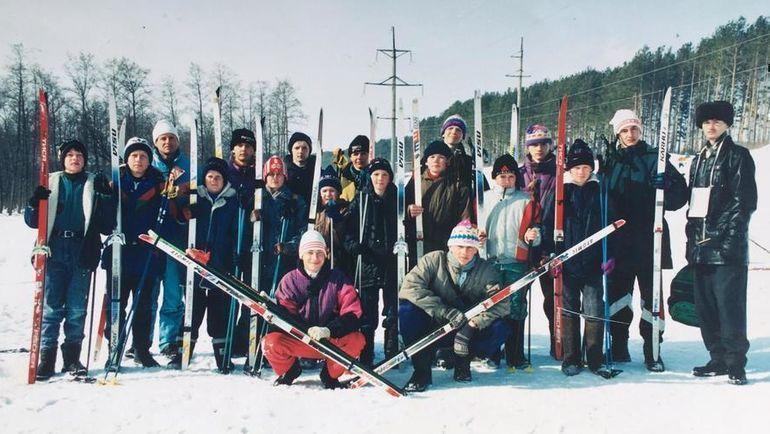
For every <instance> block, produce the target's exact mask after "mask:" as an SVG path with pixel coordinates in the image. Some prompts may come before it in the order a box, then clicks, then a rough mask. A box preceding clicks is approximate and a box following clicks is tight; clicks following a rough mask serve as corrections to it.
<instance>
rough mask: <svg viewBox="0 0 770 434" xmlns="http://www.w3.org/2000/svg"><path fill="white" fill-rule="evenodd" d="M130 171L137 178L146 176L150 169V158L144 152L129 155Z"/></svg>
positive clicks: (127, 162)
mask: <svg viewBox="0 0 770 434" xmlns="http://www.w3.org/2000/svg"><path fill="white" fill-rule="evenodd" d="M126 164H127V165H128V170H130V171H131V174H132V175H133V176H135V177H137V178H141V177H142V176H144V174H145V172H147V168H148V167H150V157H149V156H148V155H147V153H146V152H144V151H134V152H132V153H130V154H128V161H126Z"/></svg>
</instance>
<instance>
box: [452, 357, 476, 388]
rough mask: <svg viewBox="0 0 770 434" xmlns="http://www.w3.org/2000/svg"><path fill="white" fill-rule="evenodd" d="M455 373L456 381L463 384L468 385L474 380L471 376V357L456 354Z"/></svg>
mask: <svg viewBox="0 0 770 434" xmlns="http://www.w3.org/2000/svg"><path fill="white" fill-rule="evenodd" d="M454 365H455V372H454V375H453V376H454V379H455V381H459V382H461V383H468V382H470V381H471V380H472V379H473V378H472V376H471V356H470V355H468V356H458V355H456V354H455V363H454Z"/></svg>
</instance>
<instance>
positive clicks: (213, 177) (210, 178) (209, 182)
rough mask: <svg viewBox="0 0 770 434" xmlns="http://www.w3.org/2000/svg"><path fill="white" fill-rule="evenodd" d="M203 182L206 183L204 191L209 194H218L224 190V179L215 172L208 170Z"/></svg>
mask: <svg viewBox="0 0 770 434" xmlns="http://www.w3.org/2000/svg"><path fill="white" fill-rule="evenodd" d="M204 182H205V183H206V189H207V190H208V191H209V193H213V194H219V192H220V191H222V189H223V188H225V178H223V177H222V174H221V173H219V172H217V171H216V170H209V171H208V172H206V179H205V180H204Z"/></svg>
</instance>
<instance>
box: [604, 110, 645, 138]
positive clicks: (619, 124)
mask: <svg viewBox="0 0 770 434" xmlns="http://www.w3.org/2000/svg"><path fill="white" fill-rule="evenodd" d="M610 125H612V131H614V132H615V135H617V134H620V130H622V129H623V128H626V127H629V126H635V127H637V128H639V131H642V121H640V120H639V116H637V115H636V113H635V112H634V111H633V110H629V109H620V110H618V111H616V112H615V115H614V116H613V117H612V120H610Z"/></svg>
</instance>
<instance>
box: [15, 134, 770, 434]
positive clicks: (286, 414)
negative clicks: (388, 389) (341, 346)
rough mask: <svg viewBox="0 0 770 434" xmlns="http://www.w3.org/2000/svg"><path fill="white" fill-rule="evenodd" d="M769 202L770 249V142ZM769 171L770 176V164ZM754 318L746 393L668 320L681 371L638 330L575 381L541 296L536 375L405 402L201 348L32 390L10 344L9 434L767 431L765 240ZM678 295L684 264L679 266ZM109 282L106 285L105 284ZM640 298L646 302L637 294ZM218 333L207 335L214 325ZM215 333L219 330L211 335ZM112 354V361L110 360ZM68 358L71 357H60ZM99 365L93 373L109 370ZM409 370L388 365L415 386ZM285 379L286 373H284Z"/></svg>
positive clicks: (676, 220)
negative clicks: (234, 369)
mask: <svg viewBox="0 0 770 434" xmlns="http://www.w3.org/2000/svg"><path fill="white" fill-rule="evenodd" d="M754 158H755V160H756V162H757V184H758V185H759V187H760V204H759V206H760V209H759V211H758V212H757V213H755V215H754V217H753V220H752V230H751V233H750V235H751V237H752V239H754V240H755V241H757V242H758V243H759V244H761V245H763V246H765V247H767V246H770V230H768V229H767V228H765V227H763V226H764V225H765V224H767V222H768V221H770V206H768V205H766V204H767V203H768V202H767V199H770V192H768V190H767V189H766V186H767V185H768V183H769V182H770V170H768V169H770V147H765V148H762V149H759V150H757V151H755V152H754ZM764 170H768V172H764ZM667 218H668V221H669V223H670V225H671V232H672V234H673V240H674V261H675V264H676V267H677V268H678V267H681V266H682V265H683V264H684V255H683V250H684V211H679V212H676V213H670V214H667ZM0 228H2V233H3V239H4V244H5V246H6V247H5V248H3V249H1V251H0V351H2V350H8V349H14V348H20V347H25V348H28V347H29V327H30V321H31V319H30V318H31V313H32V289H33V283H32V277H33V271H32V268H31V266H30V264H29V258H28V254H29V251H30V248H31V246H32V243H33V239H34V233H33V231H32V230H30V229H27V228H26V227H25V226H24V223H23V221H22V219H21V218H20V217H19V216H11V217H8V216H2V217H0ZM751 254H752V256H751V257H752V268H755V270H754V271H751V272H750V273H749V292H748V299H749V301H748V309H749V312H748V316H749V329H748V332H749V339H750V341H751V350H750V352H749V355H748V359H749V362H748V366H747V371H748V378H749V381H750V384H749V385H748V386H745V387H736V386H731V385H728V384H726V383H725V378H724V377H720V378H717V379H699V378H695V377H692V376H691V375H690V370H691V369H692V367H693V366H695V365H699V364H702V363H703V362H705V361H706V360H707V354H706V352H705V350H704V348H703V345H702V343H701V339H700V335H699V332H698V330H697V329H694V328H691V327H687V326H684V325H682V324H679V323H676V322H673V321H668V322H667V324H666V328H667V330H666V342H665V343H664V344H663V348H662V354H663V357H664V359H665V362H666V365H667V368H668V370H667V371H666V372H665V373H660V374H650V373H648V372H647V371H646V370H645V369H644V367H643V366H642V364H641V360H642V354H641V340H640V339H639V338H638V332H636V330H638V328H637V324H636V322H637V321H638V317H639V314H638V306H637V312H636V315H635V323H634V325H633V326H632V330H633V331H634V333H635V334H636V335H637V337H636V338H635V339H633V341H632V345H631V347H632V348H631V351H632V358H633V360H634V361H633V362H632V363H629V364H625V365H622V366H621V367H622V368H623V369H624V372H623V373H622V374H621V375H620V376H618V377H616V378H615V379H613V380H610V381H608V380H603V379H601V378H599V377H596V376H593V375H591V374H589V373H583V374H581V375H579V376H577V377H572V378H566V377H564V375H562V373H561V372H560V370H559V364H558V363H557V362H555V361H553V360H551V359H550V358H549V357H548V356H547V353H548V350H547V326H546V322H545V319H544V315H543V314H542V310H541V309H540V308H539V306H540V305H541V302H542V296H541V295H540V293H539V291H538V290H535V291H534V292H533V294H534V295H535V297H534V299H533V306H535V308H534V311H535V313H534V317H533V321H532V322H533V336H532V342H533V346H532V353H533V354H532V356H533V357H532V358H533V362H534V364H535V366H536V370H535V372H534V373H531V374H528V373H523V372H516V373H513V374H511V373H507V372H505V371H504V370H501V371H495V372H480V371H476V372H474V381H473V382H472V383H470V384H467V385H466V384H463V385H457V384H455V383H454V382H453V381H452V379H451V371H450V372H443V371H435V372H434V386H433V387H432V388H431V389H430V390H429V391H428V392H427V393H423V394H419V395H413V396H410V397H407V398H403V399H394V398H391V397H390V396H388V395H386V394H385V393H383V392H382V391H380V390H378V389H375V388H373V387H367V388H365V389H360V390H342V391H326V390H322V389H321V386H320V381H319V380H318V378H317V371H314V372H308V373H305V375H303V377H301V378H300V379H299V380H298V382H297V383H296V386H292V387H280V388H275V387H273V386H272V385H271V382H270V381H269V380H270V379H271V378H268V379H267V381H266V380H260V379H256V378H248V377H245V376H242V375H230V376H221V375H217V374H216V373H215V368H214V362H213V356H212V355H211V347H210V345H209V344H208V343H207V342H205V341H204V342H203V343H201V344H200V345H199V346H198V348H199V351H198V352H197V354H196V357H195V359H194V360H193V363H192V368H191V369H190V371H189V372H179V371H168V370H163V369H153V370H142V369H140V368H137V367H134V366H133V364H132V362H130V361H127V362H126V363H125V364H126V366H127V368H126V369H125V371H124V374H122V375H121V378H120V383H121V384H120V385H119V386H99V385H86V384H80V383H73V382H70V381H67V380H66V379H65V378H64V377H61V376H59V377H55V378H56V379H55V380H53V381H51V382H49V383H48V384H46V383H39V384H36V385H34V386H28V385H27V384H26V366H27V360H28V354H26V353H6V352H0V421H2V422H1V423H2V425H3V428H2V431H3V432H105V431H115V432H132V433H133V432H219V431H227V432H271V433H273V432H283V433H290V432H303V433H311V432H343V433H345V432H355V433H359V434H360V433H381V432H388V431H390V432H392V431H395V430H398V432H411V431H413V430H414V431H416V430H419V431H421V432H430V433H432V432H492V431H500V432H624V433H625V432H632V433H634V432H649V431H651V430H652V431H655V432H677V433H682V432H694V433H695V432H697V433H703V432H761V431H763V430H764V429H763V428H761V427H762V426H767V415H766V414H765V413H763V411H766V409H767V404H768V402H770V320H768V316H767V315H766V312H767V306H768V305H770V291H768V290H770V271H765V270H762V268H767V267H768V266H770V254H768V253H766V252H764V251H763V250H761V249H760V248H758V247H757V246H755V245H752V246H751ZM665 277H666V283H665V286H666V291H668V289H667V288H668V280H670V279H671V277H672V272H670V271H669V272H668V273H667V274H666V276H665ZM102 280H103V276H101V275H100V276H99V285H100V287H102V288H103V286H101V285H103V283H102ZM635 304H638V299H637V300H636V301H635ZM204 334H205V333H204ZM204 339H205V338H204ZM103 357H104V356H102V357H101V358H102V359H103ZM59 363H61V361H59ZM103 364H104V361H103V360H99V361H98V362H97V363H96V364H95V367H96V368H95V369H94V370H93V371H92V373H93V374H95V375H97V376H98V375H99V374H101V373H102V371H101V369H99V367H100V366H102V365H103ZM409 373H410V372H409V369H404V370H402V371H400V372H399V371H396V372H391V373H388V374H387V376H388V377H389V378H391V379H393V380H394V381H395V382H396V383H397V384H399V385H402V384H403V383H405V382H406V380H407V378H408V376H409ZM270 377H272V375H270Z"/></svg>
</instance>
